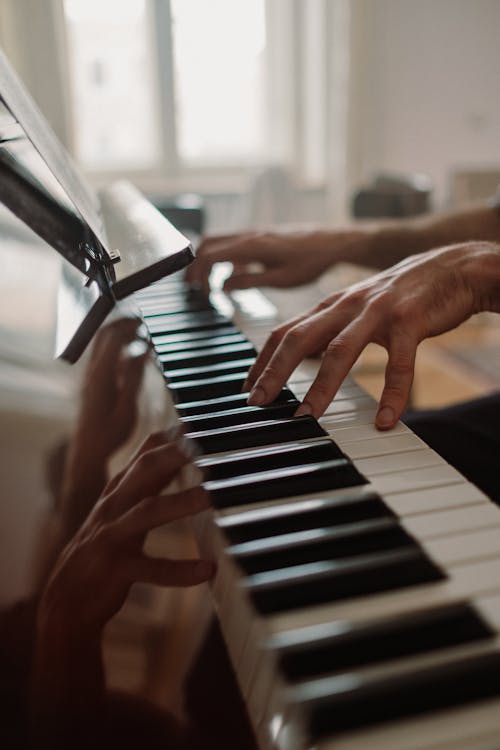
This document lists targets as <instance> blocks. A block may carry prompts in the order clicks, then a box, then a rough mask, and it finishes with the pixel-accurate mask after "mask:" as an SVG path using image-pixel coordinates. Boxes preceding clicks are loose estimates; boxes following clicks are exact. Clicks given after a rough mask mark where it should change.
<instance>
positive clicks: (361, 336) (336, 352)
mask: <svg viewBox="0 0 500 750" xmlns="http://www.w3.org/2000/svg"><path fill="white" fill-rule="evenodd" d="M372 333H373V326H372V325H371V324H370V323H369V322H368V321H367V319H366V316H364V317H362V318H357V319H356V320H355V321H354V322H353V323H350V324H349V325H348V326H347V327H346V328H345V329H344V330H342V332H341V333H340V334H338V335H337V336H335V338H334V339H333V340H332V341H331V342H330V344H329V345H328V347H327V349H326V351H325V354H324V356H323V361H322V362H321V367H320V368H319V371H318V374H317V375H316V378H315V379H314V381H313V383H312V385H311V387H310V388H309V390H308V391H307V393H306V395H305V396H304V400H303V402H302V404H301V405H300V406H299V408H298V409H297V411H296V416H301V415H303V414H311V415H312V416H314V417H316V419H318V418H319V417H320V416H321V415H322V414H323V412H324V411H325V409H326V408H327V406H328V405H329V404H330V402H331V400H332V398H333V397H334V396H335V394H336V393H337V391H338V389H339V387H340V385H341V384H342V382H343V380H344V379H345V377H346V375H347V374H348V372H349V370H350V369H351V367H352V366H353V364H354V363H355V362H356V360H357V358H358V357H359V355H360V354H361V352H362V351H363V349H364V348H365V346H366V345H367V343H368V342H369V341H370V340H371V338H372Z"/></svg>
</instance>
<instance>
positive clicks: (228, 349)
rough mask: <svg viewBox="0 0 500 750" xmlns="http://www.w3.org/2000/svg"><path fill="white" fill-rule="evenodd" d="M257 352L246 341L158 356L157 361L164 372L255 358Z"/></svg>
mask: <svg viewBox="0 0 500 750" xmlns="http://www.w3.org/2000/svg"><path fill="white" fill-rule="evenodd" d="M256 356H257V351H256V349H255V347H254V346H252V344H250V343H249V342H248V341H243V342H238V343H237V344H226V345H225V346H212V347H208V346H207V347H203V348H201V349H197V350H194V351H190V350H188V351H180V352H175V353H170V352H169V353H168V354H162V353H159V354H158V359H159V361H160V362H161V364H162V367H163V369H164V370H175V369H179V368H182V367H197V366H198V365H205V366H208V365H210V364H217V363H218V362H229V361H231V360H233V359H247V358H248V357H256Z"/></svg>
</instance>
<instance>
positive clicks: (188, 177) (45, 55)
mask: <svg viewBox="0 0 500 750" xmlns="http://www.w3.org/2000/svg"><path fill="white" fill-rule="evenodd" d="M0 24H1V33H0V39H1V43H2V45H3V47H4V49H5V51H6V52H7V55H8V56H9V58H10V60H11V62H12V63H13V64H14V66H15V67H16V68H17V70H18V72H19V73H20V75H21V77H22V78H23V80H24V82H25V83H26V85H27V86H28V88H29V90H30V91H31V93H32V94H33V96H34V97H35V99H36V100H37V102H38V104H39V105H40V107H41V109H42V110H43V112H44V113H45V115H46V117H47V118H48V120H49V121H50V123H51V124H52V126H53V127H54V129H55V131H56V132H57V134H58V135H59V137H60V139H61V140H62V141H63V143H64V144H65V145H66V147H67V148H68V149H69V151H70V152H71V153H72V154H73V156H74V157H75V158H76V160H77V161H78V162H79V164H80V165H81V167H82V168H83V170H84V171H85V172H86V173H87V175H88V177H89V178H90V180H91V181H92V182H93V183H94V184H96V185H102V184H104V183H106V182H109V181H111V180H112V179H114V178H116V177H119V176H126V177H129V178H131V179H132V180H133V181H134V182H135V183H136V184H137V185H138V186H139V187H140V188H141V189H143V190H144V191H145V192H146V193H148V194H149V195H151V196H153V197H154V198H155V199H156V200H157V202H159V203H161V202H162V201H164V200H165V199H168V198H169V197H170V196H178V195H183V196H185V195H186V194H187V195H192V194H194V195H196V196H197V198H201V199H202V200H203V204H204V207H205V212H206V226H207V229H209V230H210V229H213V228H223V229H234V228H239V227H243V226H267V225H269V223H273V222H276V221H290V220H291V219H293V220H294V221H303V222H317V221H320V222H322V223H331V222H335V221H338V220H341V219H344V218H345V217H346V216H348V215H349V213H350V212H351V211H352V208H353V197H354V195H355V193H356V191H359V190H360V189H363V188H365V187H366V186H368V187H369V186H370V185H372V182H373V180H374V179H375V178H377V177H378V176H380V175H382V176H385V175H389V176H391V177H394V176H396V177H397V178H400V177H402V178H404V179H405V180H406V179H413V178H414V177H415V176H418V175H424V176H425V177H427V178H428V181H427V182H419V183H418V185H419V186H420V188H421V189H423V188H424V187H425V189H426V190H429V191H432V193H431V195H430V199H431V200H432V206H433V207H436V208H442V207H445V206H447V205H450V204H456V203H457V202H459V201H462V200H466V199H468V198H470V197H483V195H484V194H488V193H489V192H491V190H492V186H494V185H495V184H496V182H497V181H498V179H497V178H498V173H499V171H500V153H499V133H500V100H499V97H498V75H497V73H498V70H499V68H500V49H499V46H498V29H499V28H500V3H498V2H497V0H474V2H472V0H419V2H413V0H307V1H306V0H211V1H210V2H206V0H44V2H43V3H41V2H39V0H2V3H1V6H0ZM412 184H413V183H412ZM378 210H379V211H382V212H383V213H384V212H387V209H386V208H385V209H381V208H379V209H378ZM358 211H361V213H363V211H364V212H366V211H370V209H369V208H368V209H367V208H366V206H364V205H362V206H361V208H358ZM389 213H390V210H389Z"/></svg>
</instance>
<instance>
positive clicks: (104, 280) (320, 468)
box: [0, 64, 500, 750]
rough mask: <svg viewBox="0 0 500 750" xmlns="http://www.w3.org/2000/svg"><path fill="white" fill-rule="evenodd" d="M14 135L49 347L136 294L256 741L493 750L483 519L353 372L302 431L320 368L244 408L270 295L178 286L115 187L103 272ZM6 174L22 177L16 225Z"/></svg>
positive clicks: (145, 221)
mask: <svg viewBox="0 0 500 750" xmlns="http://www.w3.org/2000/svg"><path fill="white" fill-rule="evenodd" d="M3 67H4V69H5V64H4V65H3ZM3 83H4V84H5V80H4V82H3ZM8 84H9V86H10V88H9V92H10V94H11V93H12V90H13V83H12V79H10V78H9V80H8ZM16 85H17V84H16ZM4 91H5V89H4ZM4 91H3V92H2V96H3V101H4V105H5V110H6V113H7V116H8V117H9V116H10V117H11V120H10V124H11V125H13V126H14V127H15V128H17V127H18V125H19V122H15V121H14V122H13V121H12V115H15V116H14V120H16V118H17V120H19V119H21V120H22V117H21V116H19V114H18V113H19V110H16V108H15V106H13V105H12V104H11V103H10V99H9V97H7V98H6V97H5V96H4ZM14 99H15V97H14ZM23 101H24V100H23ZM5 110H4V113H5ZM21 110H22V107H21ZM20 114H21V115H22V114H25V112H24V113H23V112H22V111H21V113H20ZM28 119H29V118H28ZM36 126H37V127H36V128H35V130H36V131H37V133H38V134H39V132H40V127H41V124H40V122H38V123H36ZM28 131H29V128H28ZM28 131H27V132H26V133H24V134H23V135H22V136H19V133H18V134H17V135H15V136H14V137H13V138H10V137H5V135H4V137H3V141H2V143H0V150H1V152H2V159H1V162H2V165H3V167H6V171H5V169H4V170H3V172H2V177H1V180H0V182H1V184H2V186H3V188H2V187H0V190H1V195H2V199H3V200H4V202H6V203H7V205H9V206H10V208H11V209H12V210H14V211H15V212H17V214H18V216H21V217H22V218H24V219H25V220H26V221H27V222H28V223H29V224H30V225H31V226H32V227H33V228H35V230H36V231H39V233H40V234H42V236H43V232H44V231H45V230H44V229H43V227H44V226H45V227H46V226H47V224H44V223H43V221H42V224H40V223H38V224H37V225H36V226H35V225H34V222H33V216H34V215H35V216H40V215H41V214H39V213H37V212H38V211H39V210H42V209H43V216H42V218H43V217H44V216H46V215H51V216H52V220H53V222H54V223H53V224H52V225H51V229H50V232H51V237H52V239H54V237H55V238H56V240H58V241H59V251H60V252H61V246H62V245H64V247H63V248H62V252H63V254H64V256H65V260H64V261H63V266H64V274H63V277H62V281H61V292H60V294H61V295H62V297H61V300H62V302H61V307H60V312H59V331H58V334H59V351H60V353H62V354H63V355H64V356H65V357H66V358H68V359H70V360H75V359H77V358H78V356H79V355H80V353H81V352H82V351H83V349H84V348H85V346H86V344H87V343H88V341H89V340H90V339H91V338H92V334H93V332H94V331H95V330H96V328H97V326H98V325H99V324H100V323H101V322H102V320H103V319H104V318H105V317H106V315H107V314H108V312H109V311H110V310H111V309H112V308H115V307H116V305H117V303H118V301H119V300H120V299H122V298H123V297H125V296H127V297H128V296H130V295H133V298H132V302H131V304H132V305H133V306H135V308H136V309H138V310H139V311H140V314H141V316H142V318H143V320H144V322H145V325H146V327H147V330H148V335H149V336H150V338H151V341H152V344H153V347H154V353H155V359H156V363H157V367H158V370H159V371H160V372H161V375H162V378H163V380H164V382H165V387H166V389H167V392H168V394H169V396H170V397H171V400H172V403H175V405H176V416H175V417H173V418H174V419H176V420H180V421H181V422H182V424H183V425H184V429H185V430H186V433H187V434H188V435H189V436H190V437H191V438H192V439H193V440H195V441H196V442H197V444H198V446H199V450H200V454H199V456H198V458H197V464H198V466H199V467H200V468H201V469H202V470H203V471H204V474H205V477H206V486H207V488H208V489H209V490H210V492H211V495H212V498H213V510H212V511H210V512H206V513H205V514H203V515H202V516H201V517H198V518H197V519H196V520H195V522H194V529H195V534H196V538H197V540H198V543H199V546H200V549H201V552H202V554H204V555H210V556H212V557H214V558H215V559H216V560H217V565H218V569H217V574H216V577H215V580H214V581H213V584H212V592H213V601H214V607H215V610H216V612H217V615H218V617H219V620H220V624H221V629H222V632H223V634H224V638H225V641H226V644H227V649H228V652H229V655H230V658H231V662H232V665H233V667H234V671H235V673H236V676H237V679H238V682H239V686H240V689H241V693H242V696H243V698H244V701H245V704H246V706H247V709H248V714H249V717H250V720H251V723H252V726H253V729H254V733H255V736H256V739H257V742H258V744H259V747H260V748H261V749H262V750H307V749H309V748H318V749H321V750H330V749H335V750H355V749H356V750H361V749H364V748H366V747H367V746H370V747H373V748H375V747H377V748H381V749H382V748H384V750H417V748H418V749H419V750H421V749H423V748H426V749H427V750H445V749H448V750H451V748H453V749H454V750H459V749H460V750H494V748H498V747H500V648H499V632H500V509H499V508H497V507H496V506H495V505H494V504H493V503H492V502H491V501H490V500H489V499H488V498H487V497H485V496H484V495H482V493H481V492H480V491H479V490H478V489H476V488H475V487H474V486H473V485H471V484H470V483H468V482H467V481H465V480H464V479H463V477H461V476H460V474H458V473H457V472H456V471H455V470H454V469H453V468H451V467H450V466H449V465H447V464H446V463H445V462H444V461H443V460H442V459H441V458H440V457H439V456H438V455H437V454H436V453H435V452H434V451H432V450H431V449H430V448H429V447H428V446H426V445H425V444H424V443H423V442H422V441H421V440H420V439H419V438H417V437H416V436H415V435H414V434H412V433H411V431H410V430H409V429H408V428H407V427H405V426H404V425H403V424H398V425H397V426H396V428H395V429H393V430H392V431H391V432H389V433H384V434H380V433H378V432H377V431H376V430H375V429H374V427H373V421H374V415H375V403H374V401H373V400H372V399H371V398H370V397H369V396H368V395H367V394H366V393H364V392H363V391H362V390H361V388H360V387H359V386H358V385H357V384H356V382H355V381H354V380H353V379H352V378H350V377H349V378H347V379H346V381H345V382H344V384H343V385H342V387H341V389H340V391H339V392H338V394H337V395H336V397H335V398H334V400H333V401H332V403H331V405H330V407H329V408H328V409H327V410H326V413H325V414H324V416H323V417H322V418H321V419H320V420H319V421H318V422H317V421H316V420H314V419H313V418H311V417H307V416H306V417H300V418H294V417H293V413H294V411H295V409H296V407H297V403H298V400H299V399H300V398H301V396H302V395H303V394H304V393H305V392H306V390H307V388H308V386H309V384H310V382H311V379H312V378H313V377H314V373H315V371H316V369H317V366H318V365H317V362H314V361H308V362H305V363H303V364H302V365H301V366H299V368H297V370H296V372H295V373H294V374H293V376H292V378H291V380H290V382H289V383H288V385H287V387H286V388H284V389H283V390H282V392H281V394H280V395H279V397H278V398H277V399H276V401H275V402H274V403H273V404H272V405H271V406H268V407H249V406H248V405H247V404H246V395H245V394H242V393H241V392H240V391H241V386H242V383H243V382H244V379H245V373H246V372H247V370H248V367H249V365H250V364H251V363H252V361H253V360H254V357H255V356H256V352H257V350H258V349H259V347H260V346H261V345H262V343H263V341H264V340H265V338H266V336H267V334H268V332H269V330H270V328H271V327H272V326H273V325H275V323H276V321H277V320H279V319H280V311H279V310H278V309H277V308H276V306H275V305H274V304H273V302H272V299H271V300H269V299H268V298H267V299H266V298H265V297H264V296H263V295H262V294H261V293H260V292H259V291H258V290H251V291H248V292H244V293H243V292H242V293H238V294H235V295H234V297H233V299H232V300H228V299H226V298H225V297H223V295H222V294H221V293H220V292H214V293H213V294H212V295H211V298H210V299H209V300H207V299H206V298H204V297H203V296H202V295H201V294H200V293H197V292H195V291H192V290H189V289H188V288H186V286H185V284H184V282H183V280H182V271H181V270H180V269H181V268H182V266H183V265H185V263H186V262H188V261H189V259H190V252H191V251H190V249H189V243H187V242H186V241H185V240H184V238H183V237H182V236H181V235H179V234H178V233H177V232H176V231H175V230H174V229H173V228H171V227H169V226H168V225H167V224H166V223H163V220H161V219H159V217H158V216H157V215H156V214H155V213H154V211H153V209H151V208H150V207H148V206H147V205H146V203H145V202H144V200H143V199H142V198H141V197H140V196H138V194H137V193H136V192H135V191H134V190H133V189H132V188H130V187H127V186H125V187H124V186H118V187H117V188H112V189H111V191H109V192H108V193H107V195H106V197H105V199H104V205H105V208H106V213H107V215H108V217H111V219H109V218H108V227H110V228H111V233H113V234H114V236H115V237H118V238H119V239H118V244H117V245H116V246H117V247H118V249H119V250H120V253H121V254H122V255H123V256H126V258H128V262H129V267H128V268H125V270H124V271H123V272H120V271H117V270H116V268H115V262H116V260H117V258H116V256H114V255H113V254H112V253H110V252H109V251H108V250H107V249H106V248H107V247H109V246H110V245H109V243H108V238H107V237H108V236H107V234H106V230H105V228H104V225H103V224H102V223H101V221H100V215H99V212H98V209H97V208H89V204H88V203H87V202H86V199H85V200H83V203H82V200H81V196H80V195H79V194H77V192H78V191H75V189H73V190H71V184H72V185H73V188H75V184H76V185H77V186H79V184H80V183H79V182H78V180H77V178H76V177H75V175H74V174H73V173H71V176H70V181H69V182H70V190H69V194H70V208H69V209H68V203H67V200H66V199H63V200H60V201H56V202H54V201H50V204H49V205H47V204H46V198H47V195H46V192H47V191H46V190H45V188H44V187H43V185H42V189H40V182H39V180H38V179H37V180H35V179H34V178H33V174H31V175H30V174H28V175H27V174H26V171H24V172H23V171H21V170H20V169H19V164H21V166H22V164H23V162H22V160H20V162H15V163H14V164H13V162H12V158H11V157H12V149H13V148H17V146H18V145H19V144H18V140H19V139H20V138H21V140H22V139H23V138H24V139H25V136H26V135H28V136H30V132H28ZM31 136H33V133H31ZM31 141H32V142H33V141H34V142H35V145H36V144H38V146H39V147H40V150H41V151H42V152H44V155H45V156H46V155H47V149H45V148H43V146H44V145H45V146H46V145H47V144H46V143H45V144H44V143H42V142H41V141H37V140H36V137H35V138H34V139H33V137H32V138H31ZM48 151H49V156H54V153H53V152H52V154H51V153H50V152H51V149H50V148H49V149H48ZM4 157H5V158H4ZM56 157H57V158H56V165H57V164H58V165H59V167H60V166H61V165H62V166H63V167H65V165H66V161H65V158H64V157H63V156H61V154H60V153H59V152H58V153H57V155H56ZM49 162H50V159H49ZM52 163H53V162H52ZM13 166H14V167H15V168H13ZM53 171H54V170H53ZM55 172H56V173H57V174H56V178H57V176H59V177H61V174H62V173H61V171H60V170H59V171H58V169H57V166H56V169H55ZM63 172H64V170H63ZM67 177H68V175H67V173H64V174H62V179H59V185H61V184H67V179H66V178H67ZM7 178H8V179H10V180H11V181H12V180H14V179H20V180H24V181H25V184H26V181H27V183H28V185H29V188H28V194H29V195H30V196H31V199H32V200H33V203H32V204H30V205H31V208H30V210H29V212H28V215H27V214H26V210H25V205H26V204H25V203H23V201H19V200H17V199H18V197H19V195H20V193H17V194H15V193H13V192H12V190H10V192H9V191H6V189H5V186H6V184H7V183H6V181H5V180H6V179H7ZM75 179H76V180H77V182H76V183H75V182H73V180H75ZM12 184H13V183H12V182H11V183H9V185H10V187H12ZM23 195H24V193H23ZM44 201H45V203H44ZM42 204H43V205H42ZM75 206H78V207H79V208H78V210H77V211H76V213H75V211H74V208H75ZM82 206H83V208H82ZM35 209H36V210H35ZM47 211H48V214H47ZM95 211H97V213H95ZM96 216H97V218H96ZM75 217H76V218H75ZM42 225H43V226H42ZM82 232H83V234H82ZM111 233H110V234H111ZM75 238H76V249H75ZM45 239H50V238H49V236H48V234H46V235H45ZM111 242H113V245H112V246H115V245H114V241H113V240H111ZM72 243H73V244H72ZM55 244H57V243H55ZM96 248H97V250H96ZM158 264H159V265H158ZM124 265H126V264H125V263H124ZM118 267H119V264H118ZM172 271H174V273H173V274H172V275H171V276H169V277H168V278H162V277H163V276H164V275H165V273H169V272H172ZM153 282H154V283H153ZM146 285H147V286H146ZM142 287H146V288H142ZM120 304H122V303H120ZM68 311H69V312H68Z"/></svg>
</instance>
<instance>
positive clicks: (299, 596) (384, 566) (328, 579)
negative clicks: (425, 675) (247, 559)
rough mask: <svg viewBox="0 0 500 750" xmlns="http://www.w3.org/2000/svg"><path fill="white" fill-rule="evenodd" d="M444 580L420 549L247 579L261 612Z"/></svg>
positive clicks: (382, 553)
mask: <svg viewBox="0 0 500 750" xmlns="http://www.w3.org/2000/svg"><path fill="white" fill-rule="evenodd" d="M442 578H444V574H443V573H442V572H441V571H440V570H439V568H438V567H437V566H436V565H434V563H432V562H431V560H429V558H428V557H427V556H426V555H425V554H424V553H423V552H422V551H421V550H420V549H419V548H418V547H417V546H416V545H415V547H413V548H407V547H404V548H403V549H398V550H391V551H390V552H379V553H377V554H372V555H363V556H360V557H356V558H354V559H348V560H339V561H329V560H326V561H321V562H316V563H308V564H306V565H298V566H297V567H295V568H283V569H280V570H274V571H268V572H265V573H257V574H256V575H253V576H250V577H249V578H247V579H245V580H244V581H243V583H244V584H245V585H246V588H247V590H248V593H249V594H250V596H251V599H252V601H253V603H254V605H255V607H256V609H257V610H258V611H259V612H260V613H261V614H272V613H276V612H282V611H286V610H291V609H300V608H301V607H310V606H312V605H316V604H325V603H327V602H334V601H338V600H340V599H349V598H352V597H359V596H367V595H368V594H375V593H380V592H382V591H390V590H391V589H399V588H404V587H407V586H415V585H417V584H420V583H429V582H431V581H438V580H440V579H442Z"/></svg>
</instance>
